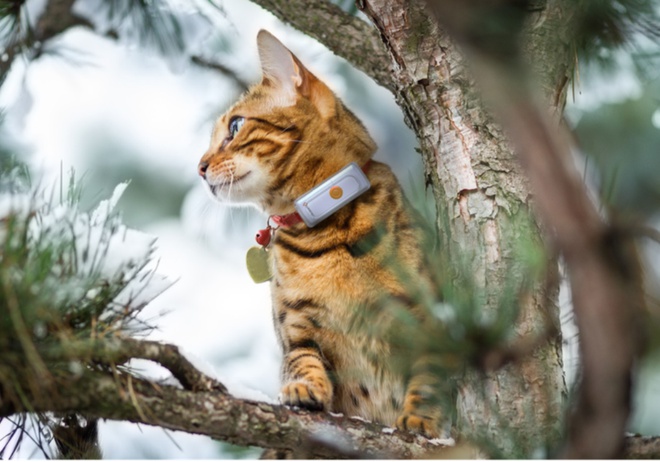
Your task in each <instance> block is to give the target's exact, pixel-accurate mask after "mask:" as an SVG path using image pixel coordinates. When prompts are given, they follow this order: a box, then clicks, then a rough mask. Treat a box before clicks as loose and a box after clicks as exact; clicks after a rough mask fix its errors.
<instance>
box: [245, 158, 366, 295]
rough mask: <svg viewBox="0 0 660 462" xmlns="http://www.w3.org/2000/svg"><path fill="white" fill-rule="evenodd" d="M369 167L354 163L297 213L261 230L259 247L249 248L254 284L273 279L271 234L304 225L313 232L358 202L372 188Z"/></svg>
mask: <svg viewBox="0 0 660 462" xmlns="http://www.w3.org/2000/svg"><path fill="white" fill-rule="evenodd" d="M370 164H371V161H369V162H367V164H365V166H364V167H363V168H360V167H359V166H358V164H356V163H355V162H351V163H350V164H348V165H347V166H346V167H344V168H343V169H341V170H340V171H339V172H337V173H336V174H334V175H332V176H331V177H330V178H328V179H326V180H325V181H324V182H323V183H321V184H320V185H318V186H315V187H314V188H312V189H310V190H309V191H307V192H306V193H305V194H303V195H302V196H300V197H299V198H298V199H296V201H295V202H294V206H295V208H296V210H297V212H295V213H290V214H288V215H273V216H271V217H269V218H268V226H267V227H266V228H265V229H261V230H259V232H258V233H257V235H256V241H257V244H259V246H255V247H252V248H250V249H249V250H248V253H247V255H246V258H245V263H246V265H247V269H248V273H249V274H250V277H251V278H252V280H253V281H254V282H255V283H257V284H259V283H261V282H266V281H269V280H270V279H272V277H273V273H272V269H271V261H270V253H269V251H268V245H269V244H270V239H271V234H272V232H273V231H274V230H276V229H277V228H279V227H280V226H284V227H288V226H293V225H295V224H297V223H300V222H301V221H303V222H304V223H305V224H306V225H307V226H308V227H310V228H313V227H314V226H316V225H317V224H318V223H320V222H321V221H323V220H325V219H326V218H328V217H329V216H330V215H332V214H333V213H335V212H336V211H337V210H339V209H340V208H342V207H343V206H344V205H346V204H348V203H349V202H351V201H352V200H354V199H356V198H357V197H358V196H360V195H361V194H363V193H364V192H365V191H367V190H368V189H369V188H370V187H371V184H370V183H369V179H368V178H367V175H366V174H365V171H366V170H367V169H368V168H369V166H370ZM271 219H272V220H273V222H274V223H275V225H276V227H275V228H274V227H272V226H271V225H270V221H271Z"/></svg>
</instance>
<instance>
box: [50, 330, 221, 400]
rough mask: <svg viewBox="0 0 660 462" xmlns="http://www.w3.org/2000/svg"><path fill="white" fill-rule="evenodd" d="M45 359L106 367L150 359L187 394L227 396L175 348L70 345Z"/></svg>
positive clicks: (129, 343) (140, 343)
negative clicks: (208, 392) (167, 373)
mask: <svg viewBox="0 0 660 462" xmlns="http://www.w3.org/2000/svg"><path fill="white" fill-rule="evenodd" d="M44 356H45V358H46V360H51V361H53V360H62V359H66V360H73V359H75V360H79V361H86V362H89V361H92V362H95V363H104V364H124V363H126V362H128V361H129V360H130V359H146V360H149V361H154V362H156V363H158V364H160V365H161V366H163V367H164V368H166V369H167V370H169V371H170V372H171V373H172V375H173V376H174V378H175V379H177V380H178V381H179V383H181V385H182V386H183V388H184V389H186V390H191V391H202V390H203V391H218V392H221V393H227V389H226V388H225V387H224V385H222V384H221V383H220V382H218V381H217V380H215V379H213V378H211V377H208V376H206V375H205V374H203V373H201V372H200V371H199V370H197V369H196V368H195V366H193V365H192V364H191V363H190V361H188V360H187V359H186V357H185V356H183V355H182V354H181V352H180V351H179V348H178V347H177V346H175V345H168V344H163V343H159V342H152V341H148V340H136V339H132V338H110V339H107V340H81V341H68V342H64V343H62V344H61V345H60V346H59V348H57V349H50V350H48V351H46V352H44Z"/></svg>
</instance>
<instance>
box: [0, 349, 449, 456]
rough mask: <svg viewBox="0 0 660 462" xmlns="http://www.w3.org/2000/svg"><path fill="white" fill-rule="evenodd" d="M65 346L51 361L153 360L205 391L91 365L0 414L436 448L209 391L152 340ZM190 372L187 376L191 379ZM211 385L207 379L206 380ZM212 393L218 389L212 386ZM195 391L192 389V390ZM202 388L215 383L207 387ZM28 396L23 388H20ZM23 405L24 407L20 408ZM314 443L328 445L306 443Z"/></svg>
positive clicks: (278, 443) (282, 442)
mask: <svg viewBox="0 0 660 462" xmlns="http://www.w3.org/2000/svg"><path fill="white" fill-rule="evenodd" d="M85 343H86V344H87V346H90V345H91V343H90V342H80V343H73V344H71V345H73V347H72V348H69V347H68V345H67V346H66V347H65V348H66V352H67V353H66V355H63V352H64V351H65V350H64V349H59V350H57V349H56V350H55V352H54V353H53V354H51V357H50V358H47V357H45V358H44V359H45V360H46V361H47V362H49V360H52V359H53V358H65V357H66V358H82V357H88V358H92V359H93V360H94V361H103V362H105V361H111V362H114V361H115V360H116V361H118V362H121V361H126V360H127V359H128V358H129V357H133V358H145V359H150V360H154V361H156V362H158V363H160V364H163V365H165V366H166V367H168V368H169V369H171V370H175V371H179V370H180V369H184V370H185V372H184V373H180V372H178V373H177V374H176V375H177V376H178V377H179V380H182V379H181V377H185V378H183V380H182V381H184V382H189V385H190V383H195V382H196V383H197V384H198V385H199V384H203V383H205V382H206V383H207V384H208V383H209V382H211V384H210V387H209V386H207V387H206V389H205V391H191V390H182V389H180V388H177V387H173V386H170V385H163V384H156V383H153V382H150V381H148V380H144V379H138V378H135V377H134V376H132V375H130V374H120V373H117V374H111V373H104V372H101V371H98V370H88V371H85V373H84V374H82V376H79V377H77V376H75V375H69V376H66V377H62V375H61V373H60V374H59V375H58V378H57V379H56V380H55V381H53V382H51V384H48V385H46V386H45V387H44V389H43V390H40V391H39V392H38V393H34V394H30V395H29V396H25V397H24V399H25V400H26V402H27V403H28V405H22V404H18V403H15V402H9V401H7V400H3V401H0V418H2V417H7V416H9V415H12V414H15V413H24V412H37V413H40V412H55V413H66V414H68V413H79V414H82V415H84V416H85V417H87V418H102V419H111V420H123V421H129V422H135V423H143V424H148V425H156V426H160V427H162V428H166V429H170V430H179V431H184V432H188V433H194V434H200V435H206V436H210V437H211V438H214V439H218V440H222V441H227V442H230V443H234V444H238V445H242V446H258V447H263V448H273V449H285V450H293V451H294V454H295V453H296V451H297V450H299V449H300V448H306V450H309V451H310V452H309V454H305V457H311V456H314V457H325V458H331V457H335V458H336V457H346V456H352V457H355V455H356V454H361V455H363V456H368V457H402V458H412V457H421V456H423V455H424V454H427V453H428V452H429V451H437V450H439V449H441V448H442V447H443V445H441V444H439V443H438V444H434V442H431V441H429V440H426V439H425V438H422V437H420V436H416V435H412V434H409V433H404V432H399V431H395V430H394V429H386V428H385V427H383V426H381V425H378V424H373V423H368V422H364V421H362V420H359V419H352V418H350V417H344V416H335V415H331V414H325V413H311V412H307V411H299V410H292V409H289V408H287V407H285V406H279V405H271V404H266V403H258V402H254V401H248V400H241V399H237V398H234V397H231V396H229V395H227V394H226V393H223V392H218V391H215V390H217V389H218V388H219V387H218V386H217V385H218V384H217V382H215V381H212V379H200V377H201V378H203V377H205V376H204V375H203V374H202V373H201V372H199V371H196V370H195V371H194V372H191V370H193V369H194V367H192V366H191V365H190V363H189V362H188V361H187V360H185V358H183V357H182V356H181V355H180V354H179V353H178V349H177V348H176V347H173V346H171V345H163V344H158V343H155V342H143V341H137V340H130V339H121V340H120V339H117V340H116V341H112V342H110V343H108V342H105V341H102V342H96V344H97V345H96V346H93V345H92V348H91V350H90V349H85V348H84V344H85ZM191 377H192V378H191ZM213 382H214V383H215V384H213ZM220 387H221V388H219V389H220V390H224V387H222V385H220ZM192 388H197V389H199V387H194V386H193V387H192ZM210 388H215V390H211V389H210ZM27 393H29V392H27ZM28 406H29V407H28ZM317 441H321V442H323V443H328V442H330V441H332V442H333V444H314V443H315V442H317Z"/></svg>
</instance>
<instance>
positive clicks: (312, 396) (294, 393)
mask: <svg viewBox="0 0 660 462" xmlns="http://www.w3.org/2000/svg"><path fill="white" fill-rule="evenodd" d="M283 369H284V371H283V372H284V374H283V376H284V385H283V386H282V391H281V392H280V399H281V400H282V403H283V404H286V405H289V406H299V407H303V408H306V409H311V410H329V409H330V403H331V402H332V383H331V382H330V378H329V377H328V373H327V371H326V368H325V365H324V361H323V357H322V354H321V349H320V348H319V346H318V344H317V343H316V342H315V341H313V340H303V341H299V342H292V343H291V344H290V346H289V349H288V351H287V353H286V355H285V357H284V364H283Z"/></svg>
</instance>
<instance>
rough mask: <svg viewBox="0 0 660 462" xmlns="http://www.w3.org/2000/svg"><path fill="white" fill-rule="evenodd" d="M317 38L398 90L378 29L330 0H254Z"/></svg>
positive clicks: (379, 80) (253, 0) (382, 83)
mask: <svg viewBox="0 0 660 462" xmlns="http://www.w3.org/2000/svg"><path fill="white" fill-rule="evenodd" d="M251 1H252V2H253V3H256V4H257V5H259V6H261V7H262V8H264V9H266V10H268V11H270V12H271V13H272V14H274V15H275V16H276V17H277V18H279V19H280V20H282V21H284V22H286V23H288V24H290V25H291V26H293V27H295V28H296V29H298V30H299V31H301V32H303V33H304V34H306V35H309V36H310V37H313V38H315V39H316V40H318V41H319V42H320V43H322V44H323V45H325V46H326V47H328V49H329V50H330V51H332V52H333V53H334V54H336V55H337V56H340V57H342V58H344V59H345V60H347V61H348V62H349V63H351V65H353V66H354V67H356V68H358V69H360V70H361V71H362V72H364V73H365V74H367V75H368V76H369V77H371V78H372V79H373V80H374V81H376V83H378V84H379V85H381V86H383V87H385V88H387V89H388V90H390V91H391V92H394V91H395V89H396V88H395V84H394V80H393V78H392V73H391V70H390V69H391V67H390V66H391V59H390V57H389V56H388V54H387V51H386V50H385V48H384V47H383V44H382V41H381V39H380V37H379V34H378V31H377V30H376V29H374V28H373V27H371V26H370V25H369V24H367V23H366V22H364V21H362V20H360V19H359V18H357V17H355V16H351V15H349V14H347V13H345V12H344V11H343V10H342V9H341V8H339V7H338V6H336V5H334V4H333V3H330V2H329V1H327V0H251Z"/></svg>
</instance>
